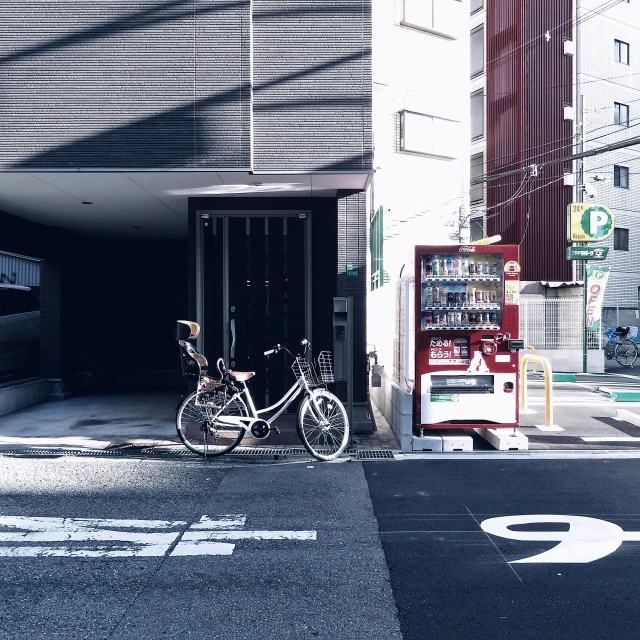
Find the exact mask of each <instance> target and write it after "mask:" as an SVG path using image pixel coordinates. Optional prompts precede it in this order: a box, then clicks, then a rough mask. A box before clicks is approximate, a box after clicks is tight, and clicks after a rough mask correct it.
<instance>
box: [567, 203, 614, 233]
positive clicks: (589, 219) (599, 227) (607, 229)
mask: <svg viewBox="0 0 640 640" xmlns="http://www.w3.org/2000/svg"><path fill="white" fill-rule="evenodd" d="M567 218H568V219H567V240H568V241H569V242H598V241H600V240H604V239H605V238H608V237H609V236H610V235H611V234H612V233H613V227H614V220H613V214H612V213H611V211H609V209H607V207H605V206H604V205H601V204H587V203H586V202H573V203H571V204H570V205H569V206H568V207H567Z"/></svg>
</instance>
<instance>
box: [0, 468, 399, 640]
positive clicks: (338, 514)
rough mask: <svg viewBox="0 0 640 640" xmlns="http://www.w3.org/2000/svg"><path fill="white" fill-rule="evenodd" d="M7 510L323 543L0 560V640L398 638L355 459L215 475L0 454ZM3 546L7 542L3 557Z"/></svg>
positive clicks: (1, 500) (1, 498) (1, 501)
mask: <svg viewBox="0 0 640 640" xmlns="http://www.w3.org/2000/svg"><path fill="white" fill-rule="evenodd" d="M0 514H2V516H4V517H5V520H4V521H5V522H7V520H6V518H7V517H8V516H30V517H36V516H37V517H57V518H61V517H62V518H82V519H86V518H98V519H132V518H134V519H137V520H140V519H149V520H153V521H156V522H157V521H158V520H160V521H164V520H166V521H184V522H186V523H188V524H191V525H192V524H193V523H197V522H199V521H200V519H201V518H202V516H203V515H208V516H209V517H211V518H213V517H215V516H220V515H224V514H244V516H245V517H246V525H245V526H244V527H241V529H242V530H247V531H263V532H264V531H271V532H273V531H315V532H317V539H316V540H260V539H245V540H243V539H240V540H237V541H236V542H235V549H234V550H233V553H232V555H220V556H217V555H214V556H207V555H196V556H188V557H180V556H174V555H172V554H171V553H167V554H165V555H163V556H161V557H131V556H130V555H129V556H124V557H115V558H114V557H106V558H105V557H84V558H82V557H81V558H77V557H15V556H10V557H0V567H1V569H0V593H2V604H1V605H0V638H2V639H3V640H9V639H14V638H15V639H18V638H19V639H23V638H30V639H36V638H43V639H44V638H46V639H48V640H50V639H53V638H61V639H65V640H66V639H72V638H73V639H74V640H75V639H79V638H87V639H91V640H97V639H106V638H114V639H122V638H135V639H136V640H137V639H146V638H149V639H152V638H153V639H154V640H157V639H158V638H224V639H225V640H227V639H228V640H236V639H252V640H253V639H254V638H255V639H258V638H260V639H265V638H279V639H280V638H283V639H290V638H291V639H293V638H296V639H298V638H325V639H329V638H330V639H332V640H336V639H338V638H362V639H363V640H364V639H365V638H367V639H379V640H394V639H397V638H400V637H401V636H400V632H399V625H398V620H397V616H396V611H395V604H394V600H393V596H392V593H391V589H390V585H389V574H388V571H387V567H386V563H385V560H384V555H383V552H382V549H381V547H380V544H379V543H378V535H377V524H376V521H375V518H374V516H373V510H372V507H371V501H370V499H369V492H368V488H367V484H366V481H365V478H364V473H363V469H362V465H360V464H358V463H350V462H347V463H341V464H313V463H310V464H306V463H304V464H293V465H292V464H289V465H274V464H271V465H256V464H245V465H243V466H231V465H223V466H221V467H218V468H216V467H215V466H213V465H211V464H208V465H206V466H205V465H204V464H203V463H201V462H191V463H188V462H186V463H185V462H167V461H159V462H158V461H144V460H104V459H95V458H94V459H86V458H61V459H51V460H39V459H38V460H34V459H9V458H0ZM2 521H3V520H2V519H1V518H0V522H2ZM120 524H122V523H120ZM47 526H48V527H49V529H51V528H52V525H51V524H48V525H47ZM113 528H117V527H116V525H114V526H113ZM120 528H122V527H120ZM183 529H184V527H183ZM0 530H1V531H2V532H5V533H6V532H7V531H8V530H9V529H8V528H7V527H6V526H5V527H0ZM128 531H129V533H131V529H129V530H128ZM137 531H138V530H137V529H134V532H137ZM44 533H46V532H44ZM54 533H55V532H54ZM5 537H6V536H5ZM40 537H43V536H42V535H41V536H40ZM31 544H34V543H31ZM39 544H42V545H47V547H48V548H49V547H56V548H66V549H67V550H75V551H76V552H80V551H81V547H82V546H83V543H81V542H77V541H76V542H73V541H61V542H56V543H53V542H40V543H39ZM8 546H9V543H8V542H6V541H3V540H2V535H0V552H1V551H2V549H3V548H5V549H6V548H7V547H8ZM17 546H28V544H27V542H24V543H23V542H21V543H18V545H17ZM84 546H85V547H86V546H89V547H90V548H91V549H92V550H93V551H99V550H100V544H98V543H93V544H89V545H87V543H86V542H85V543H84ZM109 546H110V547H112V548H113V546H114V543H109V544H104V546H103V548H104V547H109ZM121 550H122V549H121ZM125 551H126V549H125Z"/></svg>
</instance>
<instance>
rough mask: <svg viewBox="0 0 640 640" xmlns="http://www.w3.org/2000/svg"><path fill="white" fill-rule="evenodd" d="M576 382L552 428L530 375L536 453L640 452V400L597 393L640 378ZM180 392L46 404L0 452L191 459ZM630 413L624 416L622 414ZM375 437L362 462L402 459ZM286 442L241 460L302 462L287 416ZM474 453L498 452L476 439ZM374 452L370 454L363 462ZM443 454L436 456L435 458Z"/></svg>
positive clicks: (251, 443) (388, 436) (384, 437)
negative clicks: (181, 432)
mask: <svg viewBox="0 0 640 640" xmlns="http://www.w3.org/2000/svg"><path fill="white" fill-rule="evenodd" d="M576 380H577V381H576V382H575V383H554V385H553V394H554V420H553V423H554V424H553V427H552V428H551V429H547V428H546V427H545V425H544V422H545V408H544V382H543V381H542V380H540V379H537V378H535V377H533V376H531V375H530V380H529V403H528V409H527V411H524V412H522V413H521V432H522V433H523V434H524V435H526V436H527V437H528V439H529V449H530V450H541V451H542V450H574V449H575V450H578V449H579V450H618V449H639V448H640V426H637V425H640V401H638V402H614V401H613V400H612V399H611V398H610V397H608V396H606V395H603V394H601V393H597V392H595V391H594V390H595V389H596V388H597V387H600V386H605V387H608V388H610V389H619V390H635V391H636V392H639V393H640V377H638V376H635V375H634V374H633V373H629V372H627V373H624V374H621V375H607V374H602V375H598V374H584V375H583V374H577V378H576ZM179 400H180V398H179V394H178V393H176V392H175V391H159V392H146V393H130V394H113V395H94V396H79V397H75V398H71V399H69V400H65V401H61V402H47V403H44V404H40V405H36V406H34V407H29V408H28V409H24V410H22V411H18V412H15V413H12V414H8V415H4V416H0V453H7V452H9V451H12V452H17V451H20V452H32V453H38V452H46V451H51V450H57V451H60V450H65V451H75V452H80V453H82V452H84V453H85V454H88V453H89V452H96V451H97V452H102V453H104V454H107V453H109V454H112V455H116V454H117V453H118V452H122V453H124V452H127V451H128V452H137V453H140V454H147V453H155V454H160V453H162V454H165V455H168V454H175V455H185V454H188V452H187V450H186V448H185V447H184V446H183V445H182V443H181V442H180V440H179V439H178V436H177V434H176V430H175V411H176V407H177V404H178V402H179ZM621 410H622V411H626V412H630V413H627V414H620V415H618V412H619V411H621ZM375 417H376V423H377V425H378V429H377V431H375V432H374V433H373V434H370V435H354V436H353V446H352V448H351V449H350V450H349V451H350V452H351V453H352V454H356V455H360V454H361V457H383V455H390V454H391V452H398V451H399V445H398V442H397V441H396V439H395V437H394V435H393V433H392V432H391V429H390V428H389V426H388V425H387V423H386V421H385V420H384V418H383V417H382V415H381V414H380V412H379V411H376V413H375ZM278 425H279V426H280V427H281V429H282V433H281V434H280V435H275V434H274V435H270V436H269V437H268V438H266V439H265V440H254V439H252V438H249V437H247V438H246V439H245V440H244V441H243V442H242V443H241V446H240V447H239V448H238V450H236V453H237V454H238V455H247V454H254V455H264V456H269V455H271V456H274V455H277V456H280V455H287V454H291V455H297V454H300V453H304V449H303V447H302V443H301V442H300V440H299V438H298V435H297V432H296V427H295V416H294V415H291V416H283V417H282V418H281V419H280V420H279V421H278ZM471 435H472V437H473V440H474V443H473V446H474V450H483V451H485V452H486V451H488V450H489V451H492V450H494V449H493V447H492V446H491V445H489V444H488V443H487V442H486V441H485V440H483V439H482V438H481V437H480V436H478V435H477V434H475V433H474V432H471ZM365 452H369V455H368V456H367V455H365ZM434 455H438V454H434Z"/></svg>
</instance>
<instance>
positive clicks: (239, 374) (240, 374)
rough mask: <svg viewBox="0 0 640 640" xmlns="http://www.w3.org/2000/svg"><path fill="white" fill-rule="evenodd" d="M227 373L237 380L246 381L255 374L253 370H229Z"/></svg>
mask: <svg viewBox="0 0 640 640" xmlns="http://www.w3.org/2000/svg"><path fill="white" fill-rule="evenodd" d="M229 375H230V376H231V377H232V378H234V380H237V381H238V382H246V381H247V380H249V379H250V378H253V376H255V375H256V372H255V371H229Z"/></svg>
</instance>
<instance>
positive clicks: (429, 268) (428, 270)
mask: <svg viewBox="0 0 640 640" xmlns="http://www.w3.org/2000/svg"><path fill="white" fill-rule="evenodd" d="M424 275H425V276H427V277H431V276H432V275H433V260H432V259H431V256H427V257H426V258H425V259H424Z"/></svg>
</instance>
